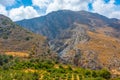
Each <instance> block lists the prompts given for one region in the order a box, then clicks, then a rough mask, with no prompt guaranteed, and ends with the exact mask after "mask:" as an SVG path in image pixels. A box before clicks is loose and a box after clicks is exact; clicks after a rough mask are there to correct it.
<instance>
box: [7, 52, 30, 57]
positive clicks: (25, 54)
mask: <svg viewBox="0 0 120 80" xmlns="http://www.w3.org/2000/svg"><path fill="white" fill-rule="evenodd" d="M5 54H6V55H12V56H17V57H29V54H28V53H26V52H5Z"/></svg>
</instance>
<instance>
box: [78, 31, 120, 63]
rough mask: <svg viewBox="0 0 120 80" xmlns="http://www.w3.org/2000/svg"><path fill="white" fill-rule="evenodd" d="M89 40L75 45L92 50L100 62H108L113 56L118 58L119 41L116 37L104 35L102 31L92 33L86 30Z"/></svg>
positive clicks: (119, 51)
mask: <svg viewBox="0 0 120 80" xmlns="http://www.w3.org/2000/svg"><path fill="white" fill-rule="evenodd" d="M88 35H89V36H90V37H91V39H90V41H89V42H87V43H84V44H78V45H77V47H78V48H80V49H81V50H82V51H85V50H92V51H95V52H96V53H97V54H98V58H99V60H100V62H101V63H103V64H108V61H109V59H111V58H112V57H113V56H118V58H120V41H119V39H117V38H114V37H110V36H106V35H104V33H94V32H90V31H88Z"/></svg>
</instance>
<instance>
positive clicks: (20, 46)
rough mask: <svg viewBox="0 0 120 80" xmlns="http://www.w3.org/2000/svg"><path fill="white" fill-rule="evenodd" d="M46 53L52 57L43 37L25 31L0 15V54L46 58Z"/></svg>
mask: <svg viewBox="0 0 120 80" xmlns="http://www.w3.org/2000/svg"><path fill="white" fill-rule="evenodd" d="M48 52H49V53H50V56H52V55H51V52H50V48H49V45H48V43H47V40H46V38H45V37H43V36H41V35H36V34H34V33H32V32H30V31H28V30H25V29H23V28H22V27H20V26H18V25H16V24H15V23H13V22H12V21H11V20H10V19H9V18H8V17H6V16H4V15H0V53H5V54H7V55H13V56H20V57H30V56H36V57H40V56H41V55H45V57H48V56H46V54H48ZM43 59H44V58H43Z"/></svg>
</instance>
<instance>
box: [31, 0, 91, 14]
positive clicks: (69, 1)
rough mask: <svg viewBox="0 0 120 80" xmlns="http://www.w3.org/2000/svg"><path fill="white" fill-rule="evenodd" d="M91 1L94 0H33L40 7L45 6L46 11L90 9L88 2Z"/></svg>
mask: <svg viewBox="0 0 120 80" xmlns="http://www.w3.org/2000/svg"><path fill="white" fill-rule="evenodd" d="M91 1H92V0H32V2H33V5H36V6H39V7H40V8H42V7H45V8H46V13H49V12H51V11H57V10H62V9H69V10H74V11H79V10H87V11H88V4H89V3H90V2H91Z"/></svg>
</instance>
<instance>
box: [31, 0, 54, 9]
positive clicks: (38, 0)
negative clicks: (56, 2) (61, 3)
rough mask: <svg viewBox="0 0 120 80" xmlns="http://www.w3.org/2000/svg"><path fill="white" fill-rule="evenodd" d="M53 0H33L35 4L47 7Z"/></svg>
mask: <svg viewBox="0 0 120 80" xmlns="http://www.w3.org/2000/svg"><path fill="white" fill-rule="evenodd" d="M50 2H52V0H32V3H33V5H35V6H39V7H40V8H43V7H47V6H48V5H49V4H50Z"/></svg>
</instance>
